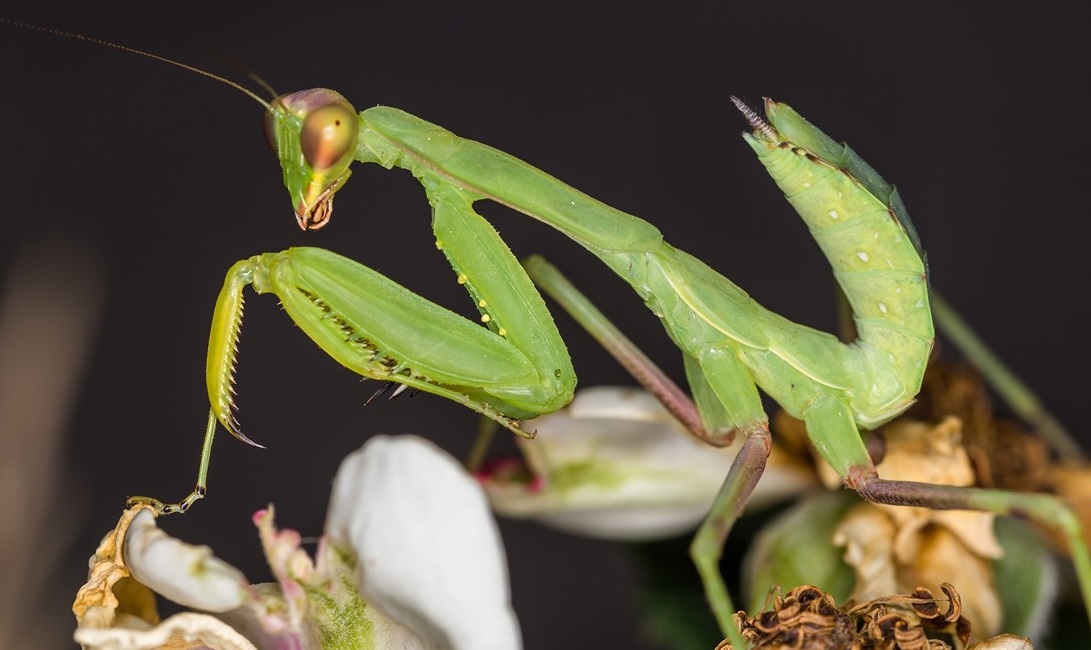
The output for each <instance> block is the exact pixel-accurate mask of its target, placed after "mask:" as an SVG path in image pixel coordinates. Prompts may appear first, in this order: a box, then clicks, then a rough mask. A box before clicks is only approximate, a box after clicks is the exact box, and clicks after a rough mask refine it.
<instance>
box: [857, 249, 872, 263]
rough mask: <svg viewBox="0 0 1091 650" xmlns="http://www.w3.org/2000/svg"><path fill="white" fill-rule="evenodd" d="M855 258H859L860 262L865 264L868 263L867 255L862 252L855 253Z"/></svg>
mask: <svg viewBox="0 0 1091 650" xmlns="http://www.w3.org/2000/svg"><path fill="white" fill-rule="evenodd" d="M856 257H859V258H860V261H861V262H866V261H868V259H870V258H869V257H868V255H867V253H865V252H864V251H860V252H859V253H857V254H856Z"/></svg>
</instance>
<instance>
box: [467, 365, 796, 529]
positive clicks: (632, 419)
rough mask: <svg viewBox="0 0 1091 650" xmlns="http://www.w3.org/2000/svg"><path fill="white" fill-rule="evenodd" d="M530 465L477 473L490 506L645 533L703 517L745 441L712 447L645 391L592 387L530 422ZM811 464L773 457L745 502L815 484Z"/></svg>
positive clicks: (687, 525) (569, 524)
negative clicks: (695, 435) (533, 431)
mask: <svg viewBox="0 0 1091 650" xmlns="http://www.w3.org/2000/svg"><path fill="white" fill-rule="evenodd" d="M526 426H527V428H528V429H530V430H536V431H537V435H536V437H535V438H534V440H531V441H520V444H521V449H522V451H523V454H524V457H525V462H526V466H527V467H524V466H523V464H522V463H519V462H518V461H506V462H500V463H492V464H491V465H490V466H488V467H487V468H486V470H485V471H484V472H482V473H481V474H480V476H479V479H480V480H481V481H482V483H483V484H484V486H485V489H486V492H487V494H488V496H489V501H490V503H491V504H492V507H493V510H494V511H496V512H497V513H498V514H501V515H505V516H509V517H524V518H533V519H537V520H539V521H541V522H542V523H545V524H547V525H550V526H553V527H555V528H559V529H562V530H566V531H569V532H574V533H579V534H584V535H588V536H591V537H599V538H605V539H618V540H648V539H657V538H663V537H669V536H672V535H676V534H679V533H682V532H685V531H687V530H691V529H693V528H694V527H695V526H696V525H697V524H698V523H699V522H700V521H701V520H702V519H703V518H704V517H705V515H707V514H708V510H709V508H710V507H711V505H712V501H713V499H715V497H716V494H717V492H718V491H719V489H720V486H721V484H722V483H723V480H724V478H725V477H726V476H727V471H728V469H729V468H730V467H731V463H732V461H734V459H735V454H736V453H737V452H738V449H739V446H740V445H741V444H742V440H741V439H739V440H736V441H735V443H734V444H733V445H731V446H730V447H727V448H723V449H718V448H715V447H711V446H709V445H707V444H705V443H702V442H700V441H698V440H695V439H694V438H693V437H691V436H690V435H689V434H688V433H686V431H685V430H684V429H683V428H682V426H681V425H680V424H678V422H677V421H676V420H675V419H674V417H673V416H671V415H670V413H668V412H667V411H666V409H664V408H663V406H662V405H661V404H660V403H659V401H658V400H656V399H655V398H654V397H653V396H652V395H651V394H650V393H648V392H647V391H644V390H641V389H636V388H621V387H609V386H604V387H594V388H586V389H582V390H580V391H578V392H577V393H576V397H575V399H574V400H573V401H572V403H571V404H570V405H569V406H568V407H567V408H565V409H563V410H561V411H558V412H557V413H553V414H551V415H546V416H543V417H540V418H538V419H536V420H533V421H531V422H528V423H527V425H526ZM814 483H815V478H814V475H813V470H810V469H808V468H807V467H806V466H802V465H792V464H791V463H788V462H784V459H782V458H780V457H778V456H777V455H774V457H773V458H771V459H770V463H769V466H768V467H767V469H766V472H765V475H764V477H763V478H762V480H761V482H759V483H758V487H757V489H756V490H755V491H754V496H753V499H752V501H751V504H752V505H754V504H756V505H757V506H758V507H761V506H762V505H765V504H769V503H772V502H774V501H776V500H778V499H781V498H785V497H788V496H791V495H793V494H797V493H798V492H800V491H802V490H804V489H806V488H808V487H810V486H812V485H814Z"/></svg>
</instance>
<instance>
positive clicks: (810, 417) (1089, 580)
mask: <svg viewBox="0 0 1091 650" xmlns="http://www.w3.org/2000/svg"><path fill="white" fill-rule="evenodd" d="M804 421H805V422H806V425H807V431H808V433H809V435H810V437H811V440H812V442H813V443H814V445H815V447H816V448H817V449H818V451H819V453H821V454H822V456H823V457H824V458H826V460H827V462H829V463H830V465H831V466H833V467H834V469H836V470H837V471H838V474H839V475H840V476H841V478H842V480H843V481H844V482H845V485H846V486H847V487H849V488H851V489H853V490H855V491H856V492H857V493H858V494H859V495H860V496H861V497H863V498H865V499H867V500H868V501H872V502H874V503H881V504H885V505H892V506H915V507H919V508H928V509H930V510H979V511H983V512H991V513H994V514H997V515H1002V516H1006V517H1018V518H1025V519H1030V520H1032V521H1034V522H1036V523H1038V524H1039V525H1042V526H1045V527H1047V528H1051V529H1053V530H1056V531H1058V532H1059V533H1060V534H1061V535H1062V536H1063V537H1064V539H1065V541H1066V543H1067V545H1068V549H1069V552H1070V553H1071V556H1072V561H1073V564H1074V566H1075V568H1076V576H1077V578H1078V580H1079V583H1080V591H1081V594H1082V596H1083V601H1084V607H1085V609H1086V610H1087V615H1088V618H1089V619H1091V553H1089V551H1088V547H1087V543H1086V542H1085V541H1084V536H1083V529H1082V526H1081V524H1080V520H1079V518H1078V517H1077V516H1076V514H1075V512H1073V510H1072V508H1071V507H1070V506H1069V505H1068V504H1067V503H1065V502H1064V501H1063V500H1062V499H1060V498H1059V497H1056V496H1054V495H1051V494H1039V493H1027V492H1012V491H1007V490H992V489H983V488H977V487H960V486H952V485H933V484H930V483H920V482H916V481H900V480H891V479H884V478H880V477H879V475H878V472H877V471H876V469H875V465H874V464H873V463H872V462H871V459H870V458H869V457H868V455H867V451H866V448H864V446H863V444H862V443H861V444H860V451H859V452H858V453H855V454H852V453H847V449H846V450H844V451H846V453H845V454H844V455H842V456H836V455H833V454H829V452H827V451H825V450H826V449H828V448H829V445H828V444H827V443H828V441H830V440H838V441H843V440H846V439H848V438H849V437H853V438H855V439H856V440H860V437H859V434H858V430H857V427H856V423H855V421H854V420H853V418H852V413H851V411H849V410H848V409H847V408H837V407H836V406H835V405H831V404H829V403H827V404H822V405H816V408H814V409H811V410H809V411H807V412H805V413H804ZM815 432H818V434H817V435H816V433H815ZM835 461H836V462H835Z"/></svg>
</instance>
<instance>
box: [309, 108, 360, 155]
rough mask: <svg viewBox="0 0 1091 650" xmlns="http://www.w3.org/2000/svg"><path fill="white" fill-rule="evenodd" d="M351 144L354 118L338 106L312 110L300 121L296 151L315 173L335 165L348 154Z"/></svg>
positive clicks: (354, 128)
mask: <svg viewBox="0 0 1091 650" xmlns="http://www.w3.org/2000/svg"><path fill="white" fill-rule="evenodd" d="M355 143H356V116H355V115H354V114H353V112H352V109H350V108H348V107H346V106H344V105H342V104H340V103H337V104H327V105H326V106H323V107H321V108H318V109H315V110H313V111H311V112H310V113H308V114H307V117H305V118H304V119H303V129H302V131H301V133H300V149H301V150H302V152H303V158H304V159H305V160H306V161H307V164H308V165H310V166H311V168H312V169H313V170H315V171H322V170H325V169H329V168H330V167H332V166H334V165H336V164H337V163H338V162H339V161H341V160H342V159H343V158H344V157H345V156H346V155H348V154H349V153H351V151H352V148H353V146H354V145H355Z"/></svg>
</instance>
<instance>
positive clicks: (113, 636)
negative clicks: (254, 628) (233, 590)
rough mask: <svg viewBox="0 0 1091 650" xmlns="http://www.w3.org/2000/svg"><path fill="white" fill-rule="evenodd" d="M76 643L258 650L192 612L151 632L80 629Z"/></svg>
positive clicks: (129, 648) (90, 649) (96, 647)
mask: <svg viewBox="0 0 1091 650" xmlns="http://www.w3.org/2000/svg"><path fill="white" fill-rule="evenodd" d="M75 640H76V642H77V643H79V644H80V645H81V646H83V648H84V650H159V649H160V648H207V650H257V648H256V647H255V646H254V644H252V643H250V641H248V640H247V639H246V637H244V636H243V635H241V634H239V633H238V632H236V631H235V630H234V628H232V627H231V626H230V625H228V624H226V623H224V622H223V621H221V620H219V619H218V618H216V617H214V616H210V615H208V614H196V613H193V612H185V613H183V614H175V615H174V616H171V617H170V618H168V619H167V620H165V621H163V622H162V623H160V624H159V625H157V626H155V627H153V628H151V629H135V628H127V627H109V628H91V627H80V628H78V629H77V630H76V634H75Z"/></svg>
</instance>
